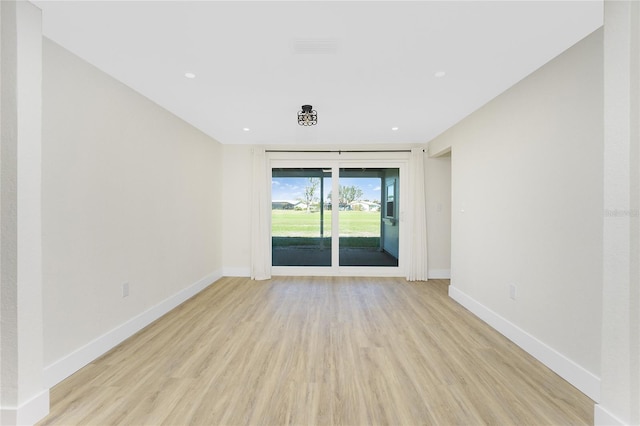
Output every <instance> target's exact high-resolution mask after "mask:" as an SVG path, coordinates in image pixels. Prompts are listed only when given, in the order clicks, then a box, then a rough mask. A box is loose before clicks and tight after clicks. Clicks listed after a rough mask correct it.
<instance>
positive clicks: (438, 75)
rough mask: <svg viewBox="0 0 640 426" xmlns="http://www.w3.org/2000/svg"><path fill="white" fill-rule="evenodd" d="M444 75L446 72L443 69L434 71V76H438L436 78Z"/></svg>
mask: <svg viewBox="0 0 640 426" xmlns="http://www.w3.org/2000/svg"><path fill="white" fill-rule="evenodd" d="M445 75H447V73H446V72H444V71H438V72H436V73H435V74H434V76H436V77H438V78H440V77H444V76H445Z"/></svg>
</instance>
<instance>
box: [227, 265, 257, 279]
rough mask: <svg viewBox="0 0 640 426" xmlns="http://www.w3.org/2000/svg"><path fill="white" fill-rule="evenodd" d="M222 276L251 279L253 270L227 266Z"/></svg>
mask: <svg viewBox="0 0 640 426" xmlns="http://www.w3.org/2000/svg"><path fill="white" fill-rule="evenodd" d="M222 276H223V277H250V276H251V268H230V267H227V266H225V267H223V268H222Z"/></svg>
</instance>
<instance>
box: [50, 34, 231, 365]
mask: <svg viewBox="0 0 640 426" xmlns="http://www.w3.org/2000/svg"><path fill="white" fill-rule="evenodd" d="M43 55H44V56H43V69H44V78H43V150H42V182H43V184H42V218H43V276H44V289H43V294H44V324H45V325H44V353H45V365H49V364H51V363H53V362H55V361H57V360H59V359H60V358H62V357H65V356H67V355H68V354H70V353H71V352H73V351H76V350H77V349H78V348H80V347H82V346H83V345H86V344H88V343H89V342H91V341H92V340H94V339H97V338H99V337H100V336H102V335H103V334H105V333H107V332H108V331H110V330H112V329H114V328H116V327H118V326H120V325H122V324H123V323H126V322H127V321H130V320H131V319H132V318H134V317H136V316H139V315H140V314H141V313H142V312H145V311H147V310H149V309H150V308H151V307H153V306H155V305H157V304H159V303H160V302H162V301H164V300H166V299H168V298H170V297H171V296H173V295H175V294H177V293H179V292H181V291H182V290H184V289H185V288H187V287H189V286H191V285H192V284H194V283H196V282H198V281H199V280H201V279H202V278H203V277H206V276H209V275H210V274H212V273H214V272H215V271H218V270H221V268H222V243H221V240H222V231H221V224H222V215H221V212H222V203H221V197H222V173H221V167H222V148H221V145H220V144H219V143H218V142H216V141H214V140H213V139H211V138H209V137H208V136H206V135H204V134H202V133H201V132H199V131H198V130H196V129H195V128H193V127H191V126H190V125H188V124H186V123H185V122H183V121H182V120H180V119H178V118H176V117H175V116H173V115H172V114H170V113H169V112H167V111H166V110H164V109H162V108H160V107H159V106H157V105H156V104H154V103H152V102H151V101H149V100H148V99H146V98H144V97H142V96H140V95H139V94H137V93H136V92H134V91H132V90H131V89H129V88H128V87H126V86H124V85H123V84H121V83H119V82H117V81H116V80H114V79H113V78H111V77H109V76H108V75H106V74H104V73H103V72H101V71H99V70H98V69H96V68H94V67H93V66H91V65H90V64H88V63H86V62H84V61H83V60H81V59H79V58H78V57H76V56H75V55H73V54H71V53H70V52H68V51H66V50H65V49H63V48H62V47H60V46H58V45H57V44H55V43H53V42H51V41H50V40H47V39H45V40H44V44H43ZM125 286H128V292H129V294H128V296H126V297H123V294H124V293H123V291H124V288H123V287H125Z"/></svg>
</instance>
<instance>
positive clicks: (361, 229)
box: [271, 210, 380, 238]
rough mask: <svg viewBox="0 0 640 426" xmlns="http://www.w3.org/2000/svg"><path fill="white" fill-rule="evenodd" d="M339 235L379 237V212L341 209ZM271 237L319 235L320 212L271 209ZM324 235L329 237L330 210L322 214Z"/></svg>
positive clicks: (308, 236) (315, 236)
mask: <svg viewBox="0 0 640 426" xmlns="http://www.w3.org/2000/svg"><path fill="white" fill-rule="evenodd" d="M338 216H339V219H338V220H339V222H340V237H368V238H371V237H377V238H379V237H380V212H358V211H341V212H339V213H338ZM271 233H272V235H273V237H307V238H318V237H320V212H314V213H307V212H306V211H295V210H272V211H271ZM324 236H325V237H331V212H330V211H327V212H325V214H324Z"/></svg>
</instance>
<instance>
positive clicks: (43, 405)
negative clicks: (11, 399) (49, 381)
mask: <svg viewBox="0 0 640 426" xmlns="http://www.w3.org/2000/svg"><path fill="white" fill-rule="evenodd" d="M47 414H49V389H48V388H47V389H45V390H43V391H42V392H40V393H39V394H37V395H36V396H34V397H33V398H31V399H30V400H28V401H27V402H25V403H24V404H22V405H20V406H19V407H17V408H5V407H2V408H0V424H2V425H19V426H22V425H28V426H31V425H34V424H36V423H37V422H38V421H40V420H42V419H43V418H45V417H46V415H47Z"/></svg>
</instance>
